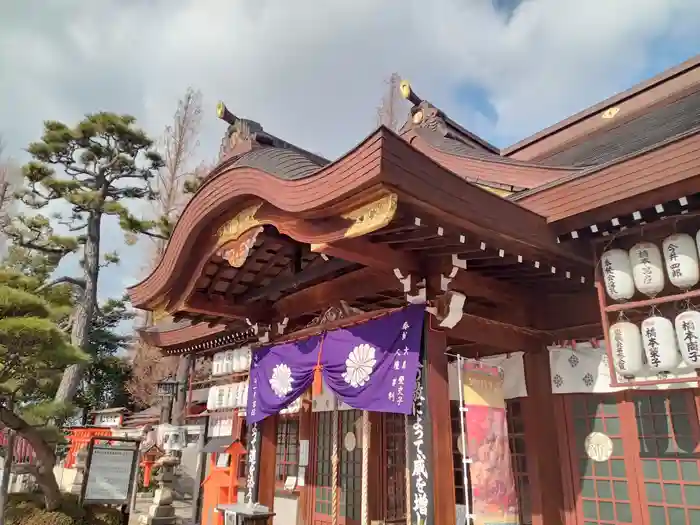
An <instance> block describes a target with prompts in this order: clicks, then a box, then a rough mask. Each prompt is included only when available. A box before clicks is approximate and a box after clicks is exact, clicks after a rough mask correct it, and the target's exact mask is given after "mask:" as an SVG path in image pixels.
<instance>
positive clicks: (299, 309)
mask: <svg viewBox="0 0 700 525" xmlns="http://www.w3.org/2000/svg"><path fill="white" fill-rule="evenodd" d="M399 286H400V285H399V282H398V280H397V279H396V277H394V276H393V275H392V274H389V273H386V272H378V271H376V270H373V269H372V268H363V269H361V270H357V271H354V272H351V273H347V274H345V275H342V276H340V277H338V278H336V279H333V280H332V281H326V282H323V283H320V284H317V285H314V286H311V287H309V288H306V289H304V290H300V291H298V292H295V293H293V294H290V295H288V296H286V297H283V298H282V299H280V300H279V301H277V303H276V304H275V306H274V308H275V310H276V311H277V313H278V314H279V315H280V316H282V317H290V318H292V319H293V318H295V317H299V316H301V315H304V314H311V313H315V312H317V311H318V310H320V309H322V308H325V307H327V306H328V305H330V304H333V303H335V302H338V301H341V300H344V301H352V300H353V299H357V298H358V297H364V296H368V295H374V294H376V293H378V292H381V291H384V290H391V289H397V290H398V289H399Z"/></svg>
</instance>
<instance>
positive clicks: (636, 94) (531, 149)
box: [501, 55, 700, 161]
mask: <svg viewBox="0 0 700 525" xmlns="http://www.w3.org/2000/svg"><path fill="white" fill-rule="evenodd" d="M698 83H700V55H698V56H696V57H693V58H691V59H689V60H687V61H685V62H684V63H682V64H680V65H678V66H676V67H673V68H671V69H669V70H667V71H664V72H662V73H661V74H659V75H657V76H655V77H653V78H651V79H649V80H647V81H645V82H642V83H640V84H638V85H636V86H634V87H632V88H630V89H628V90H626V91H624V92H622V93H619V94H617V95H615V96H613V97H610V98H608V99H606V100H604V101H602V102H600V103H598V104H595V105H593V106H591V107H589V108H587V109H585V110H583V111H581V112H579V113H577V114H575V115H573V116H571V117H569V118H567V119H564V120H562V121H561V122H558V123H557V124H554V125H553V126H550V127H548V128H546V129H544V130H542V131H540V132H538V133H536V134H534V135H532V136H530V137H528V138H526V139H524V140H521V141H520V142H518V143H516V144H514V145H512V146H510V147H508V148H505V149H504V150H502V152H501V153H502V154H503V155H504V156H506V157H511V158H514V159H520V160H526V161H536V160H538V159H542V158H545V157H547V156H550V155H551V154H552V153H553V152H555V151H558V150H560V149H563V148H564V147H570V146H571V145H573V144H575V143H579V142H583V141H585V140H586V139H587V137H588V136H590V135H591V134H593V133H596V132H598V131H600V130H603V129H604V128H607V127H612V126H617V125H619V123H620V121H621V120H623V119H626V118H628V117H630V116H633V115H635V114H638V113H639V112H642V111H644V110H646V109H647V108H649V107H651V106H653V105H656V104H659V103H663V101H664V100H665V99H668V98H670V97H673V96H675V95H678V94H680V93H682V92H683V91H685V90H687V89H688V88H689V87H691V86H693V85H696V84H698ZM610 108H616V109H617V110H619V111H618V113H617V115H616V116H615V118H612V119H604V118H602V117H601V115H602V113H603V112H605V111H606V110H608V109H610Z"/></svg>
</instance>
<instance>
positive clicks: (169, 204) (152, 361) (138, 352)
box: [127, 88, 202, 414]
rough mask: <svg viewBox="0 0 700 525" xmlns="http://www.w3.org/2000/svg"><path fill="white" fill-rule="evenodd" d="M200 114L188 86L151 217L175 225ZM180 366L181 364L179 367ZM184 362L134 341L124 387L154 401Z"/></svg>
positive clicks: (168, 136) (170, 131)
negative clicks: (159, 388)
mask: <svg viewBox="0 0 700 525" xmlns="http://www.w3.org/2000/svg"><path fill="white" fill-rule="evenodd" d="M201 115H202V94H201V93H200V92H199V91H195V90H194V89H192V88H189V89H187V91H186V92H185V94H184V96H183V98H182V99H181V100H180V101H179V103H178V106H177V110H176V111H175V114H174V115H173V122H172V123H171V124H169V125H168V126H166V127H165V130H164V133H163V138H162V141H161V144H162V149H163V164H164V166H163V168H161V169H160V171H159V173H158V176H157V177H156V179H155V184H154V190H155V192H156V195H157V197H156V199H154V200H153V201H151V205H152V209H153V216H154V217H155V218H157V219H161V220H163V219H164V220H166V221H168V222H169V223H171V224H174V223H175V222H176V220H177V217H178V215H179V214H180V212H181V211H182V209H183V208H184V206H185V204H186V203H187V200H188V198H189V195H188V194H187V193H186V191H185V182H186V181H187V180H188V178H190V177H192V176H193V175H194V176H196V175H197V174H198V172H199V171H201V169H202V166H201V164H199V165H193V164H194V156H195V153H196V150H197V147H198V146H199V139H198V137H199V132H200V122H201ZM146 235H147V236H149V237H150V238H151V239H152V240H154V241H155V242H154V253H153V259H152V260H151V263H150V266H151V268H152V267H153V266H155V265H156V264H157V263H158V260H159V259H160V257H161V255H162V253H163V251H164V250H165V247H166V245H167V238H166V237H165V236H163V235H160V234H158V233H157V232H156V231H153V230H152V231H150V232H148V233H146ZM152 324H153V316H152V315H148V316H147V318H146V325H147V326H148V325H152ZM178 365H180V366H178ZM184 366H186V363H185V362H184V361H183V362H181V363H180V362H179V359H178V358H173V357H164V356H163V355H162V354H161V353H160V351H159V350H158V349H157V348H154V347H152V346H149V345H147V344H145V343H143V342H139V343H137V345H136V347H135V354H134V359H133V362H132V365H131V368H132V377H131V380H130V381H129V383H128V384H127V390H128V391H129V393H130V394H131V395H132V396H133V397H134V399H135V400H136V401H137V402H139V403H140V404H142V405H148V404H150V402H152V401H153V397H154V395H155V390H156V383H157V382H158V381H159V380H161V379H163V378H165V377H168V376H169V375H172V374H174V373H175V371H176V370H178V368H180V369H182V368H183V367H184ZM183 402H184V395H182V394H181V393H178V398H177V399H176V401H175V407H174V409H173V414H179V413H180V412H181V411H182V407H184V404H183Z"/></svg>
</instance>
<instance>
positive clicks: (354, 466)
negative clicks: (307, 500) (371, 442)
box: [312, 410, 362, 525]
mask: <svg viewBox="0 0 700 525" xmlns="http://www.w3.org/2000/svg"><path fill="white" fill-rule="evenodd" d="M361 418H362V416H361V412H360V411H358V410H347V411H340V412H338V451H339V455H340V462H339V469H338V481H339V483H338V485H339V491H338V496H339V497H338V506H339V513H338V523H339V524H340V525H356V524H357V523H359V520H360V511H361V501H360V498H361V494H362V446H361V432H360V430H361V428H360V424H361V421H362V419H361ZM314 419H315V426H316V429H317V432H316V435H315V436H314V446H315V447H314V453H315V458H314V462H315V464H314V469H315V474H314V478H313V479H314V481H315V483H314V492H313V494H314V502H313V509H314V512H313V521H312V523H313V525H328V524H329V523H331V521H332V520H331V515H332V509H333V490H332V488H333V470H332V469H333V466H332V456H333V413H332V412H319V413H317V414H315V415H314ZM351 433H352V434H353V435H354V436H355V438H354V440H355V443H356V445H355V446H354V448H353V447H352V446H351V445H352V443H353V439H352V438H348V434H351Z"/></svg>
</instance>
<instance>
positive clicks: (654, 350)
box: [645, 326, 661, 367]
mask: <svg viewBox="0 0 700 525" xmlns="http://www.w3.org/2000/svg"><path fill="white" fill-rule="evenodd" d="M645 334H646V336H647V349H648V351H649V361H650V362H651V364H652V365H653V366H656V367H658V366H659V365H660V364H661V357H660V355H659V341H658V339H657V334H656V328H654V327H653V326H652V327H649V328H647V329H646V332H645Z"/></svg>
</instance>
